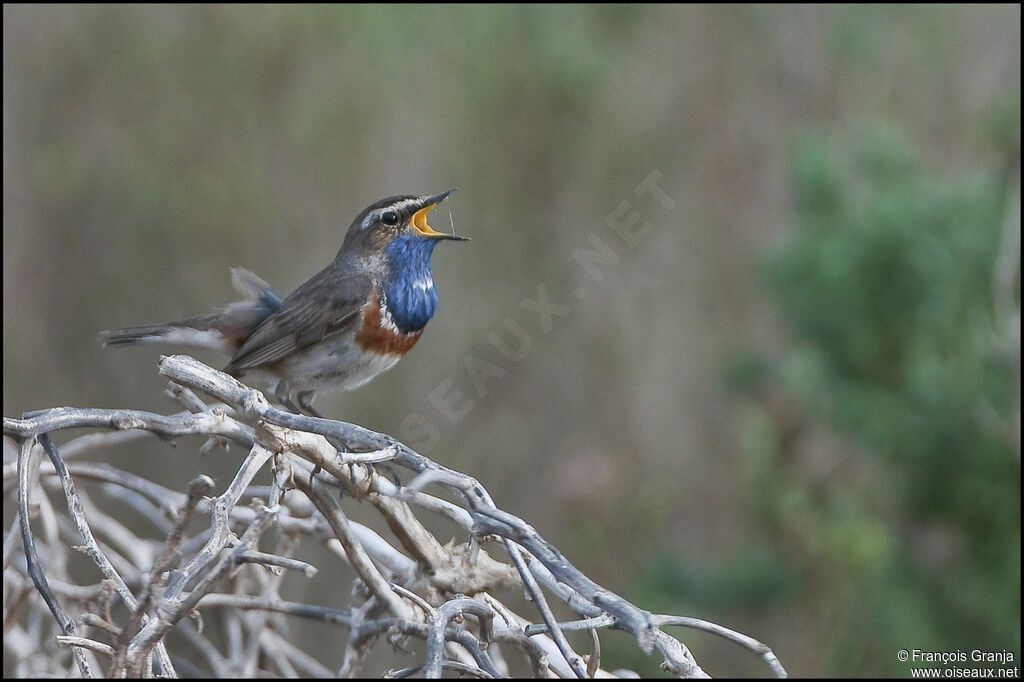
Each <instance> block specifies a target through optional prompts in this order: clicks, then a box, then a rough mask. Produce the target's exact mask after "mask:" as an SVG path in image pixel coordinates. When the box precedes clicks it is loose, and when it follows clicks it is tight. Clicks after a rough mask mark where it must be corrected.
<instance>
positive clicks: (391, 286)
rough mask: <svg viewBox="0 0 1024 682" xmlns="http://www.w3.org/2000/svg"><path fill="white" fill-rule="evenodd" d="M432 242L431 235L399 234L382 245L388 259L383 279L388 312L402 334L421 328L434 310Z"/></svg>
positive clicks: (435, 293) (433, 244)
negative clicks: (385, 274) (431, 267)
mask: <svg viewBox="0 0 1024 682" xmlns="http://www.w3.org/2000/svg"><path fill="white" fill-rule="evenodd" d="M435 246H437V240H435V239H429V238H427V237H416V236H413V235H408V234H403V235H402V236H400V237H396V238H395V239H394V240H392V242H391V243H390V244H388V246H387V248H386V249H384V255H385V257H386V258H387V261H388V274H387V276H386V278H385V280H384V296H385V297H386V298H387V305H388V312H390V313H391V319H392V320H394V322H395V325H396V326H397V327H398V328H399V329H400V330H401V331H403V332H405V333H406V334H408V333H409V332H414V331H416V330H418V329H423V327H424V326H426V324H427V321H428V320H430V318H431V317H432V316H433V315H434V311H435V310H437V289H435V288H434V277H433V274H432V273H431V272H430V255H431V254H432V253H433V252H434V247H435Z"/></svg>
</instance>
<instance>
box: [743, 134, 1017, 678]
mask: <svg viewBox="0 0 1024 682" xmlns="http://www.w3.org/2000/svg"><path fill="white" fill-rule="evenodd" d="M794 147H795V151H794V158H795V161H794V171H793V187H794V192H795V202H796V216H797V222H798V224H797V229H796V230H795V231H794V232H793V233H791V234H790V235H787V236H786V237H785V238H783V239H781V240H780V242H779V243H778V244H777V245H776V248H775V249H774V250H773V251H772V252H771V254H770V257H769V258H768V259H767V267H766V280H767V283H768V286H769V287H770V289H771V291H772V292H773V294H774V296H775V299H776V301H777V303H778V307H779V309H780V311H781V313H782V314H783V315H784V317H785V319H786V320H787V321H788V323H789V326H790V329H791V331H792V339H791V342H790V344H789V348H788V349H787V350H786V351H785V353H784V354H783V355H782V356H781V357H779V358H777V360H775V361H767V360H762V361H761V362H759V363H751V362H749V361H748V362H746V363H741V366H738V367H737V368H736V371H735V372H733V379H734V381H735V382H736V383H737V385H741V386H744V387H745V389H746V390H747V392H748V394H750V395H752V396H754V397H756V398H757V404H758V405H759V406H760V409H758V410H757V412H756V413H755V414H754V415H752V416H750V417H749V419H748V423H747V426H746V449H747V451H748V453H749V455H750V457H751V460H750V462H751V468H750V481H751V483H752V486H753V490H754V497H755V499H756V500H757V504H758V508H759V511H760V518H761V519H762V522H763V526H764V530H766V531H768V532H769V533H771V534H772V536H773V537H774V540H775V541H776V542H777V543H779V544H781V545H783V546H790V547H792V548H793V549H794V550H795V551H794V552H792V553H788V554H786V555H784V556H778V557H776V558H777V559H778V560H779V561H780V563H781V565H782V566H786V565H789V566H790V567H791V570H792V572H793V574H794V575H797V574H798V575H802V576H803V577H804V581H805V582H808V583H809V585H810V586H812V588H813V589H814V591H815V593H816V594H817V595H818V599H819V600H820V602H819V604H818V607H819V608H820V609H822V610H823V611H824V612H825V613H828V614H832V616H833V617H835V618H836V619H837V622H838V624H839V627H838V629H837V630H836V635H837V636H836V637H835V638H834V640H833V641H832V643H831V646H830V648H829V651H828V652H827V655H828V657H829V658H830V659H831V662H832V665H831V666H830V667H831V668H832V669H836V670H842V671H844V673H847V674H865V675H871V674H899V673H905V671H906V666H905V665H903V664H900V663H899V662H898V661H897V659H896V657H895V655H894V654H895V652H896V651H897V650H898V649H900V648H911V649H913V648H922V649H926V650H934V651H955V650H957V649H958V648H959V649H965V648H968V647H977V648H980V649H982V650H989V651H1000V650H1003V649H1008V650H1012V651H1016V650H1019V649H1018V647H1019V643H1020V607H1019V600H1020V493H1021V490H1020V450H1019V440H1018V439H1019V434H1017V433H1015V431H1014V423H1015V420H1017V419H1019V410H1020V403H1019V390H1020V383H1019V382H1020V376H1019V357H1017V359H1016V360H1015V359H1014V358H1013V357H1011V356H1008V355H1007V352H1006V350H1007V349H1004V348H1003V347H1002V345H1001V343H1000V341H1001V339H1000V335H1001V334H1003V333H1004V332H1005V328H1004V326H1003V325H1004V324H1005V322H1007V321H1004V320H999V319H997V317H996V312H997V311H996V307H995V306H994V301H993V299H994V296H997V295H1000V294H999V292H996V291H994V289H993V269H994V267H995V262H996V258H997V255H998V251H999V248H1000V244H1001V238H1002V235H1003V229H1004V227H1003V219H1004V215H1003V213H1004V210H1005V208H1006V206H1007V201H1008V197H1007V191H1008V188H1007V185H1006V183H1005V180H1006V177H1005V173H1004V172H1003V166H1002V165H1000V164H999V163H994V164H993V167H992V168H990V169H984V170H979V171H977V172H974V173H968V174H964V175H959V176H956V177H953V178H944V177H940V176H939V175H938V174H937V173H935V172H934V171H932V170H931V169H929V168H928V164H927V163H926V162H925V161H924V160H923V159H922V158H921V156H920V154H919V153H918V152H917V151H916V150H915V149H914V148H913V145H912V144H911V143H910V142H909V141H908V140H907V139H906V138H905V136H904V134H903V133H902V131H901V130H900V129H899V128H898V127H895V126H893V125H891V124H887V123H880V122H876V123H872V124H866V125H863V126H861V127H860V128H859V129H858V130H856V131H854V132H853V133H851V134H849V135H837V134H835V133H834V132H830V131H824V130H815V131H812V132H807V133H805V134H803V135H801V136H799V137H798V139H797V140H796V143H795V145H794ZM1014 148H1015V147H1014V146H1013V145H1010V146H1009V149H1010V150H1012V149H1014ZM1009 161H1010V163H1013V161H1014V159H1013V158H1012V157H1011V158H1010V159H1009ZM1009 199H1010V201H1012V198H1009ZM1009 229H1019V225H1010V226H1009ZM1012 295H1013V301H1012V303H1013V304H1015V305H1016V307H1017V310H1019V306H1020V280H1019V267H1018V271H1017V279H1016V282H1015V284H1014V287H1013V291H1012ZM1009 352H1010V353H1011V354H1012V349H1010V351H1009ZM1018 353H1019V349H1018ZM1015 363H1017V364H1015ZM1015 367H1016V368H1017V369H1016V370H1015ZM780 404H782V405H784V407H782V408H780V407H779V405H780ZM1016 423H1018V424H1019V422H1016ZM814 429H823V430H827V431H828V432H830V433H831V435H832V437H833V438H835V439H836V440H835V442H833V446H834V448H835V452H831V453H828V454H826V455H824V459H825V460H826V462H825V467H826V471H825V472H824V473H821V472H819V473H818V474H817V475H816V476H815V475H814V474H813V473H812V472H813V470H814V466H813V463H809V462H807V461H801V453H800V449H801V448H800V440H801V438H806V437H807V436H806V434H807V432H809V431H812V430H814ZM818 457H819V458H821V455H820V453H819V454H818ZM844 460H845V461H844ZM774 570H775V571H776V572H777V571H778V570H780V569H779V567H778V566H776V567H775V569H774ZM812 576H813V580H808V579H809V578H811V577H812ZM736 584H737V585H741V584H742V581H737V582H736ZM737 589H738V588H737ZM865 650H867V651H874V652H889V653H892V654H893V655H880V656H872V657H864V656H863V652H864V651H865Z"/></svg>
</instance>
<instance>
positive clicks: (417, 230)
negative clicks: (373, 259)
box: [338, 189, 468, 256]
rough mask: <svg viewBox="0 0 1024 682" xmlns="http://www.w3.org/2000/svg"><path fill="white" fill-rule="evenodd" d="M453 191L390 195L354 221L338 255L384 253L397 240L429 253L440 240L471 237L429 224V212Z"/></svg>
mask: <svg viewBox="0 0 1024 682" xmlns="http://www.w3.org/2000/svg"><path fill="white" fill-rule="evenodd" d="M454 191H455V190H454V189H450V190H448V191H447V192H442V193H441V194H435V195H433V196H413V195H401V196H394V197H388V198H387V199H381V200H380V201H378V202H376V203H374V204H371V205H370V206H367V207H366V208H365V209H363V210H362V212H361V213H360V214H359V215H357V216H356V219H355V220H353V221H352V225H351V226H350V227H349V228H348V232H347V233H346V234H345V241H344V243H343V244H342V245H341V251H339V252H338V255H339V256H340V255H342V254H352V255H357V256H359V255H373V254H378V253H383V252H384V250H385V249H387V248H388V246H390V245H391V243H392V242H394V241H395V240H396V239H401V241H402V242H403V243H408V244H409V245H410V246H413V247H414V248H415V250H417V251H419V250H421V249H422V250H423V251H425V252H427V253H428V254H429V252H431V251H433V247H434V246H435V245H436V244H437V242H439V241H442V240H445V239H451V240H457V241H466V240H468V237H460V236H458V235H454V234H445V233H443V232H437V231H435V230H434V228H432V227H430V225H428V224H427V214H428V213H430V212H431V211H432V210H433V209H434V208H435V207H436V206H437V205H438V204H440V203H441V202H442V201H444V199H445V197H447V196H448V195H449V194H451V193H452V192H454Z"/></svg>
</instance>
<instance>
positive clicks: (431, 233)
mask: <svg viewBox="0 0 1024 682" xmlns="http://www.w3.org/2000/svg"><path fill="white" fill-rule="evenodd" d="M455 189H458V188H454V189H450V190H448V191H447V192H442V193H440V194H438V195H437V196H433V197H428V198H427V199H424V200H423V201H424V206H423V208H421V209H420V210H418V211H416V212H415V213H413V214H412V229H413V230H414V231H415V232H416V234H418V235H420V236H421V237H430V238H431V239H455V240H457V241H468V240H469V237H460V236H459V235H457V234H445V233H444V232H437V231H435V230H434V228H432V227H431V226H430V225H427V214H428V213H430V212H431V211H433V210H434V207H436V206H437V205H438V204H440V203H441V202H442V201H444V198H445V197H446V196H448V195H449V194H451V193H452V192H454V191H455Z"/></svg>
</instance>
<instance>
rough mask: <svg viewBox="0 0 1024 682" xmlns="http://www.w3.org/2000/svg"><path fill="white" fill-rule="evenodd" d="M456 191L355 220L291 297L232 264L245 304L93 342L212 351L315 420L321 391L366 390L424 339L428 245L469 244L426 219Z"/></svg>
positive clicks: (402, 201)
mask: <svg viewBox="0 0 1024 682" xmlns="http://www.w3.org/2000/svg"><path fill="white" fill-rule="evenodd" d="M455 189H457V188H455ZM455 189H450V190H448V191H447V192H442V193H441V194H436V195H433V196H416V195H408V194H407V195H398V196H392V197H387V198H386V199H381V200H380V201H377V202H375V203H373V204H370V205H369V206H367V207H366V208H365V209H363V210H362V211H361V212H360V213H359V215H357V216H356V217H355V219H354V220H353V221H352V224H351V225H350V226H349V228H348V231H347V232H346V233H345V238H344V240H343V242H342V245H341V248H340V249H339V250H338V253H337V255H336V256H335V258H334V260H333V261H332V262H331V263H330V264H329V265H328V266H327V267H325V268H324V269H323V270H321V271H320V272H318V273H317V274H315V275H313V276H312V277H311V278H310V279H309V280H308V281H306V282H305V283H303V284H301V285H300V286H299V287H298V288H297V289H295V291H293V292H292V293H291V294H289V295H288V296H285V297H283V298H282V297H281V295H280V294H278V293H277V292H276V291H275V290H274V289H273V288H272V287H271V286H270V285H269V284H267V283H266V282H265V281H264V280H262V279H261V278H259V277H257V276H256V275H254V274H253V273H252V272H249V271H248V270H246V269H244V268H240V267H236V268H232V277H231V279H232V284H233V285H234V288H235V289H236V290H237V291H238V293H239V294H241V295H242V296H243V297H244V299H243V300H241V301H236V302H234V303H231V304H230V305H228V306H226V307H224V308H223V309H221V310H219V311H217V312H214V313H211V314H209V315H203V316H200V317H192V318H189V319H185V320H180V321H177V322H168V323H165V324H159V325H149V326H141V327H127V328H125V329H114V330H108V331H103V332H100V337H99V339H100V342H101V343H102V344H103V345H104V346H121V345H129V344H138V343H168V344H174V345H184V346H190V347H196V348H207V349H212V350H214V351H218V352H220V353H222V354H224V355H228V356H230V361H229V362H228V364H227V366H226V367H224V371H225V372H227V373H228V374H230V375H232V376H234V377H235V378H238V379H241V378H243V377H245V378H248V379H252V380H255V381H258V382H262V383H265V384H267V385H268V386H269V390H270V391H271V392H272V393H273V394H274V395H275V397H276V398H277V399H278V401H279V402H280V403H281V404H282V405H284V406H285V407H286V408H287V409H289V410H290V411H292V412H294V413H299V414H301V413H302V412H303V411H305V414H308V415H311V416H314V417H320V416H321V415H320V413H319V412H317V411H316V409H315V408H314V406H313V400H314V398H315V397H316V395H317V393H318V392H321V391H326V390H352V389H355V388H358V387H360V386H362V385H364V384H366V383H367V382H369V381H370V380H371V379H373V378H374V377H376V376H377V375H378V374H380V373H381V372H384V371H385V370H388V369H390V368H391V367H393V366H394V365H395V363H397V362H398V361H399V360H400V359H401V358H402V356H404V355H405V354H406V353H408V352H409V350H410V349H411V348H412V347H413V346H414V345H415V344H416V342H417V341H418V340H419V338H420V336H421V335H422V334H423V329H424V327H425V326H426V324H427V322H428V321H429V320H430V318H431V317H432V316H433V315H434V312H435V310H436V309H437V303H438V295H437V289H436V288H435V286H434V278H433V273H432V271H431V267H430V259H431V256H432V254H433V252H434V248H435V247H436V246H437V245H438V243H440V242H441V241H446V240H451V241H468V237H463V236H460V235H455V234H445V233H442V232H437V231H435V230H434V229H433V228H432V227H430V226H429V225H428V224H427V214H428V213H430V212H431V211H432V210H433V209H434V208H435V207H436V206H437V205H438V204H440V203H441V202H442V201H444V199H445V198H446V197H447V196H448V195H449V194H451V193H452V192H454V191H455Z"/></svg>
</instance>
